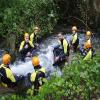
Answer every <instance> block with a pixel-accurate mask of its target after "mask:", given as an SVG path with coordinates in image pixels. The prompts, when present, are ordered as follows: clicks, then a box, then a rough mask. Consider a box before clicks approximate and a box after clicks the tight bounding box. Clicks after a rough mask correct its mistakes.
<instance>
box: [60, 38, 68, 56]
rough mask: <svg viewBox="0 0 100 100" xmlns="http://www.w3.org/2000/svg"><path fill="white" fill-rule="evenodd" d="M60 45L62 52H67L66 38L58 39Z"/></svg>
mask: <svg viewBox="0 0 100 100" xmlns="http://www.w3.org/2000/svg"><path fill="white" fill-rule="evenodd" d="M59 43H60V45H61V46H62V49H63V52H64V54H67V53H68V52H69V43H68V41H67V40H66V39H63V40H61V41H59Z"/></svg>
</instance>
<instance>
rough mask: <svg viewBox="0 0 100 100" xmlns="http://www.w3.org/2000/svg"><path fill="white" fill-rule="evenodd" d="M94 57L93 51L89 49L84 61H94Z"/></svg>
mask: <svg viewBox="0 0 100 100" xmlns="http://www.w3.org/2000/svg"><path fill="white" fill-rule="evenodd" d="M92 57H93V50H92V49H89V50H87V53H86V55H85V57H84V59H83V60H90V59H92Z"/></svg>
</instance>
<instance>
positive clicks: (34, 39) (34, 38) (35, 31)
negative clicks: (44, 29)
mask: <svg viewBox="0 0 100 100" xmlns="http://www.w3.org/2000/svg"><path fill="white" fill-rule="evenodd" d="M39 31H40V28H39V27H37V26H36V27H34V29H33V33H32V34H31V35H30V41H31V42H32V43H33V44H34V45H35V46H38V43H37V37H38V36H37V35H38V33H39Z"/></svg>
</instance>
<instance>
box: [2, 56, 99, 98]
mask: <svg viewBox="0 0 100 100" xmlns="http://www.w3.org/2000/svg"><path fill="white" fill-rule="evenodd" d="M7 97H8V96H7ZM7 97H5V98H6V99H2V98H3V97H2V98H1V100H8V99H7ZM99 97H100V56H96V57H95V58H94V59H93V60H91V61H88V62H84V61H83V60H80V61H78V59H76V61H72V63H71V64H70V65H69V66H65V67H64V69H63V75H62V76H52V77H51V80H50V81H48V83H46V84H45V85H44V86H42V88H41V90H40V92H39V94H38V95H37V96H26V97H22V96H18V95H15V96H13V95H12V96H11V98H10V100H16V99H23V100H24V99H25V100H31V99H34V100H92V99H93V98H95V99H96V100H97V99H98V98H99ZM13 98H15V99H13Z"/></svg>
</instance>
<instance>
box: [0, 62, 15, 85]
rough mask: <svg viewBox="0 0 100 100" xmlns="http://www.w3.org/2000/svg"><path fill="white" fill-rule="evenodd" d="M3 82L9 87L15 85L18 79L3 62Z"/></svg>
mask: <svg viewBox="0 0 100 100" xmlns="http://www.w3.org/2000/svg"><path fill="white" fill-rule="evenodd" d="M0 76H1V82H2V83H3V84H5V85H6V86H8V87H13V86H15V84H14V83H16V79H15V77H14V75H13V73H12V71H11V70H10V68H8V66H6V65H4V64H2V65H1V67H0Z"/></svg>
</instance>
